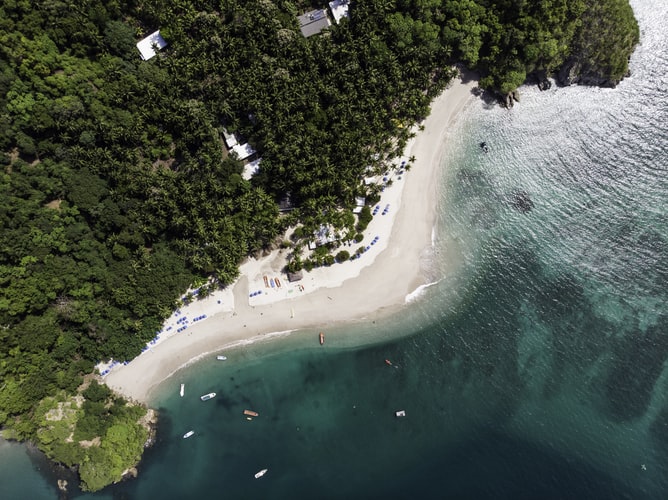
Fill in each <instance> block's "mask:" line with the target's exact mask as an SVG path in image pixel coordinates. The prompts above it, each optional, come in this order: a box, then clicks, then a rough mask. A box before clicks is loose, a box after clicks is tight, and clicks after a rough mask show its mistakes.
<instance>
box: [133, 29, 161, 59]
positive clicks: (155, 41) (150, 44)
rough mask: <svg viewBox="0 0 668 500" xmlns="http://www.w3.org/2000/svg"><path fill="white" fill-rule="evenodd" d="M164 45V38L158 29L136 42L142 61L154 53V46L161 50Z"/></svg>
mask: <svg viewBox="0 0 668 500" xmlns="http://www.w3.org/2000/svg"><path fill="white" fill-rule="evenodd" d="M165 47H167V42H165V39H164V38H162V36H160V30H158V31H155V32H153V33H151V34H150V35H149V36H147V37H146V38H144V39H143V40H140V41H139V42H137V49H138V50H139V54H140V55H141V58H142V59H143V60H144V61H148V60H149V59H150V58H151V57H153V56H154V55H155V54H156V52H155V50H156V48H157V49H158V50H162V49H164V48H165Z"/></svg>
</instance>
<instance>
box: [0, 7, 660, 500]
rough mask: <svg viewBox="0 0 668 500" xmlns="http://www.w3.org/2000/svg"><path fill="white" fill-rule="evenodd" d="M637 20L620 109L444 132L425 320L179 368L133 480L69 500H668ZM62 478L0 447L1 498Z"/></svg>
mask: <svg viewBox="0 0 668 500" xmlns="http://www.w3.org/2000/svg"><path fill="white" fill-rule="evenodd" d="M632 5H633V7H634V10H635V12H636V16H637V17H638V19H639V22H640V25H641V45H640V46H639V47H638V49H637V51H636V53H635V54H634V56H633V58H632V64H631V69H632V76H631V77H630V78H628V79H626V80H624V81H623V82H622V83H621V84H620V85H619V86H618V87H617V88H616V89H596V88H581V87H575V88H566V89H556V88H553V89H551V90H549V91H546V92H540V91H538V90H537V89H534V88H525V89H522V97H521V103H520V104H519V105H517V106H516V107H515V108H514V109H512V110H504V109H500V108H498V107H497V106H494V105H489V104H486V103H485V102H484V101H479V100H476V101H474V102H472V104H471V105H470V107H469V109H468V110H467V111H466V113H465V114H464V115H463V116H462V118H461V120H460V121H459V123H458V124H457V125H456V127H454V128H453V129H452V130H451V131H450V132H449V134H448V137H447V138H446V140H447V155H446V159H445V164H444V172H445V174H444V179H443V187H442V200H441V208H440V211H439V220H438V224H437V228H436V231H435V247H434V249H433V250H432V251H431V252H429V254H428V255H425V266H426V267H427V268H428V270H429V274H430V277H432V278H433V281H434V282H436V283H435V284H434V285H433V286H430V287H428V288H426V289H425V290H424V292H423V294H422V295H421V296H420V298H419V299H418V300H415V301H413V302H411V304H410V305H408V306H407V307H406V308H405V309H404V310H402V311H401V312H400V313H399V314H396V315H394V316H391V317H387V318H383V319H381V320H377V321H375V322H373V323H367V322H356V323H353V324H348V325H345V326H341V327H338V328H336V329H332V328H327V342H326V345H325V347H321V346H319V345H318V342H317V332H315V331H308V332H297V333H295V334H292V335H290V336H286V337H285V338H283V339H281V340H280V341H273V342H264V343H262V344H256V345H249V346H243V347H239V348H237V349H235V350H233V351H230V352H228V353H227V355H228V358H229V359H228V361H226V362H224V363H221V362H216V361H215V360H209V359H207V360H204V361H202V362H200V363H198V364H197V365H194V366H191V367H189V368H187V369H186V370H184V371H182V372H180V373H179V374H177V375H176V376H175V377H173V378H172V379H170V380H168V381H167V382H166V383H165V384H164V385H163V386H162V387H161V389H160V390H159V391H158V393H157V394H156V397H155V402H154V404H155V405H156V406H157V407H159V408H160V410H161V418H162V421H161V426H160V429H159V433H158V441H157V443H156V445H155V446H154V447H153V448H152V449H150V450H148V452H147V453H146V458H145V460H144V461H143V462H142V464H141V465H140V468H139V469H140V476H139V478H138V479H137V480H132V481H127V482H124V483H122V484H119V485H116V486H113V487H111V488H109V489H107V490H105V491H104V492H102V493H99V494H95V495H83V494H74V493H71V494H70V497H72V498H87V499H88V498H96V499H97V498H99V499H102V498H104V499H107V498H110V499H111V498H113V499H122V498H123V499H124V498H127V499H151V498H161V499H181V498H234V499H237V498H249V499H257V498H275V499H283V498H290V499H292V498H364V499H373V498H381V497H382V498H416V497H421V498H439V499H440V498H457V499H460V498H475V499H486V498H489V499H492V498H494V499H505V498H507V499H561V498H563V499H571V498H578V499H579V498H587V499H617V498H629V499H655V498H656V499H661V498H668V461H667V460H668V399H667V397H666V395H667V394H668V391H667V390H666V389H667V382H668V370H667V366H666V365H667V363H666V360H667V359H668V311H667V308H666V303H668V300H667V299H668V203H667V200H668V176H667V174H668V128H667V127H666V125H665V124H666V123H668V34H667V33H666V31H665V26H667V25H668V2H665V1H662V0H634V1H632ZM481 141H485V142H486V143H487V144H488V146H489V152H488V153H485V152H483V151H482V149H481V148H480V146H479V143H480V142H481ZM527 200H530V201H527ZM520 202H524V203H523V204H522V203H520ZM519 205H522V206H519ZM527 206H530V207H531V209H530V210H529V211H523V210H522V208H523V207H524V208H526V207H527ZM383 338H385V339H388V340H380V339H383ZM386 359H387V360H390V361H391V363H392V365H391V366H390V365H388V364H387V363H386V362H385V360H386ZM181 382H183V383H185V384H186V396H185V397H184V398H180V397H179V395H178V388H179V384H180V383H181ZM210 391H215V392H217V393H218V396H217V397H216V398H215V399H213V400H211V401H208V402H201V401H200V400H199V396H200V395H201V394H204V393H207V392H210ZM246 408H248V409H253V410H256V411H258V412H259V413H260V416H259V417H258V418H255V419H253V420H252V421H248V420H246V419H245V418H244V416H243V410H244V409H246ZM397 410H405V411H406V417H405V418H396V417H395V415H394V412H395V411H397ZM191 429H192V430H194V431H195V435H194V436H193V437H191V438H190V439H187V440H184V439H182V438H181V436H182V435H183V434H184V433H185V432H186V431H188V430H191ZM264 468H268V469H269V471H268V472H267V474H266V475H265V476H264V477H262V478H261V479H258V480H256V479H254V477H253V475H254V473H255V472H257V471H259V470H260V469H264ZM57 476H58V472H52V471H50V468H49V467H48V464H46V463H45V462H44V461H43V460H42V459H41V458H40V457H39V455H38V454H35V453H33V452H28V450H27V449H26V448H25V447H23V446H19V445H12V446H9V445H4V444H3V445H2V446H1V447H0V498H2V499H14V498H17V499H18V498H34V499H42V498H56V497H57V492H56V490H55V479H54V478H55V477H57Z"/></svg>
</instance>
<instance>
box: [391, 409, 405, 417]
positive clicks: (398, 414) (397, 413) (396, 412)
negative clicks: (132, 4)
mask: <svg viewBox="0 0 668 500" xmlns="http://www.w3.org/2000/svg"><path fill="white" fill-rule="evenodd" d="M394 414H395V415H396V416H397V417H405V416H406V411H405V410H399V411H395V412H394Z"/></svg>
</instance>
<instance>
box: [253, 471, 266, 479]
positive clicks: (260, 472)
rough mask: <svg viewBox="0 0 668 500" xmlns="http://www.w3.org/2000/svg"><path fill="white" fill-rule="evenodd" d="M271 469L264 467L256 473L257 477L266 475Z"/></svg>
mask: <svg viewBox="0 0 668 500" xmlns="http://www.w3.org/2000/svg"><path fill="white" fill-rule="evenodd" d="M268 470H269V469H262V470H261V471H258V472H256V473H255V479H258V478H261V477H262V476H264V475H265V474H266V473H267V471H268Z"/></svg>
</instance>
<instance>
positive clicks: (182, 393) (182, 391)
mask: <svg viewBox="0 0 668 500" xmlns="http://www.w3.org/2000/svg"><path fill="white" fill-rule="evenodd" d="M185 391H186V384H181V391H180V392H179V394H180V395H181V397H183V395H184V394H185Z"/></svg>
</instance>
